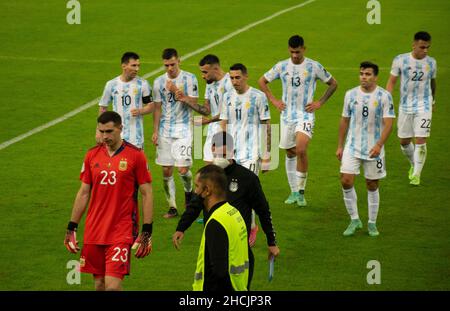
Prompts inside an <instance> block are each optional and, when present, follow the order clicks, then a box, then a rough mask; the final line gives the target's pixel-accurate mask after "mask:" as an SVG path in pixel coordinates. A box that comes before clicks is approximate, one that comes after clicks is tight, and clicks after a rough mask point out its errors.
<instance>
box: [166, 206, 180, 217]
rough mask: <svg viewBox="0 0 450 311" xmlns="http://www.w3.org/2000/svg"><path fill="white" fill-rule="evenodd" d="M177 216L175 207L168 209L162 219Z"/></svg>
mask: <svg viewBox="0 0 450 311" xmlns="http://www.w3.org/2000/svg"><path fill="white" fill-rule="evenodd" d="M177 216H178V211H177V209H176V208H175V207H171V208H169V210H168V211H167V213H166V214H165V215H164V216H163V217H164V218H174V217H177Z"/></svg>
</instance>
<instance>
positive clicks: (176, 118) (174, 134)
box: [153, 70, 198, 138]
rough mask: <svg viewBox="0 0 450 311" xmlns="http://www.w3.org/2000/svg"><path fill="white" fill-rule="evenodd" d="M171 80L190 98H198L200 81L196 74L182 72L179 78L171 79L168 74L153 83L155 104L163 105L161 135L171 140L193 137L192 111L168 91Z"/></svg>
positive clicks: (160, 124)
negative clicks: (168, 83)
mask: <svg viewBox="0 0 450 311" xmlns="http://www.w3.org/2000/svg"><path fill="white" fill-rule="evenodd" d="M168 80H171V81H172V82H173V83H174V84H175V85H176V86H177V88H178V89H179V90H182V91H183V93H184V94H185V95H187V96H190V97H198V81H197V78H196V77H195V75H194V74H192V73H190V72H187V71H183V70H181V71H180V73H179V74H178V77H176V78H175V79H170V78H169V76H168V75H167V73H165V74H163V75H161V76H159V77H158V78H156V80H155V81H154V83H153V93H154V101H155V103H161V119H160V122H159V135H160V136H163V137H171V138H187V137H192V118H193V113H192V109H191V108H190V107H189V106H188V105H186V104H183V103H182V102H179V101H177V100H176V99H175V94H174V93H172V92H169V91H168V90H166V82H167V81H168Z"/></svg>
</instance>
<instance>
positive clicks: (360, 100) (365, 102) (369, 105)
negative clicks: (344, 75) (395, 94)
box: [342, 86, 395, 160]
mask: <svg viewBox="0 0 450 311" xmlns="http://www.w3.org/2000/svg"><path fill="white" fill-rule="evenodd" d="M342 116H343V117H344V118H350V124H349V127H348V132H347V139H346V141H345V150H344V152H349V154H350V155H352V156H354V157H355V158H359V159H363V160H376V159H375V158H370V157H369V152H370V149H372V148H373V146H374V145H375V144H376V142H377V141H378V140H379V139H380V137H381V132H382V131H383V118H395V113H394V104H393V101H392V96H391V94H390V93H389V92H388V91H386V90H385V89H383V88H382V87H379V86H377V88H376V89H375V90H374V91H373V92H372V93H365V92H363V91H362V90H361V87H360V86H357V87H355V88H353V89H351V90H349V91H347V93H346V94H345V100H344V109H343V111H342ZM383 156H384V147H383V148H382V149H381V152H380V157H383Z"/></svg>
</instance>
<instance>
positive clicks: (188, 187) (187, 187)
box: [180, 170, 192, 192]
mask: <svg viewBox="0 0 450 311" xmlns="http://www.w3.org/2000/svg"><path fill="white" fill-rule="evenodd" d="M180 177H181V181H182V182H183V187H184V192H191V191H192V173H191V171H190V170H189V171H187V173H186V174H184V175H181V174H180Z"/></svg>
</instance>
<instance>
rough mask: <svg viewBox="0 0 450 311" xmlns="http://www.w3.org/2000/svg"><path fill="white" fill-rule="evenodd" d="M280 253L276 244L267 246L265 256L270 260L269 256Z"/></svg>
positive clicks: (275, 255)
mask: <svg viewBox="0 0 450 311" xmlns="http://www.w3.org/2000/svg"><path fill="white" fill-rule="evenodd" d="M279 254H280V249H279V248H278V246H276V245H275V246H269V255H268V256H267V258H268V259H269V260H270V258H271V257H272V256H273V257H277V256H278V255H279Z"/></svg>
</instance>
